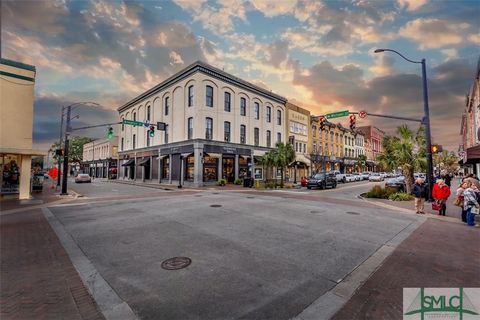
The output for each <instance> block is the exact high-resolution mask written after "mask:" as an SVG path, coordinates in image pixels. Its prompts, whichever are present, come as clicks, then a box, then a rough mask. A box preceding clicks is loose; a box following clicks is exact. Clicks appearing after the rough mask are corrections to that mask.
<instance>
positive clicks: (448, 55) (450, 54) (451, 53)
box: [440, 48, 458, 60]
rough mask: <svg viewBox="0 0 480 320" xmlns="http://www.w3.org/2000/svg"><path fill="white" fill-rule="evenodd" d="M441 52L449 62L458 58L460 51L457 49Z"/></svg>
mask: <svg viewBox="0 0 480 320" xmlns="http://www.w3.org/2000/svg"><path fill="white" fill-rule="evenodd" d="M440 52H441V53H442V54H443V55H444V56H445V57H446V58H447V60H449V59H456V58H458V51H457V49H455V48H450V49H442V50H440Z"/></svg>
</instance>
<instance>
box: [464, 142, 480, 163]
mask: <svg viewBox="0 0 480 320" xmlns="http://www.w3.org/2000/svg"><path fill="white" fill-rule="evenodd" d="M472 160H480V146H475V147H471V148H468V149H467V161H466V163H477V162H478V161H472Z"/></svg>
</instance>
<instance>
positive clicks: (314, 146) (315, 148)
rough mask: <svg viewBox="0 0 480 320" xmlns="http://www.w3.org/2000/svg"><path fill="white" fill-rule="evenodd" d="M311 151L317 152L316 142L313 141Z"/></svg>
mask: <svg viewBox="0 0 480 320" xmlns="http://www.w3.org/2000/svg"><path fill="white" fill-rule="evenodd" d="M313 153H317V144H316V143H313Z"/></svg>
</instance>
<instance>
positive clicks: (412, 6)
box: [397, 0, 428, 11]
mask: <svg viewBox="0 0 480 320" xmlns="http://www.w3.org/2000/svg"><path fill="white" fill-rule="evenodd" d="M427 2H428V0H397V3H398V5H399V6H400V8H405V9H407V11H415V10H417V9H418V8H420V7H422V6H423V5H425V4H426V3H427Z"/></svg>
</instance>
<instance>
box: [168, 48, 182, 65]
mask: <svg viewBox="0 0 480 320" xmlns="http://www.w3.org/2000/svg"><path fill="white" fill-rule="evenodd" d="M169 57H170V63H171V64H184V62H183V60H182V56H181V55H179V54H178V53H176V52H175V51H172V52H170V54H169Z"/></svg>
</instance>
